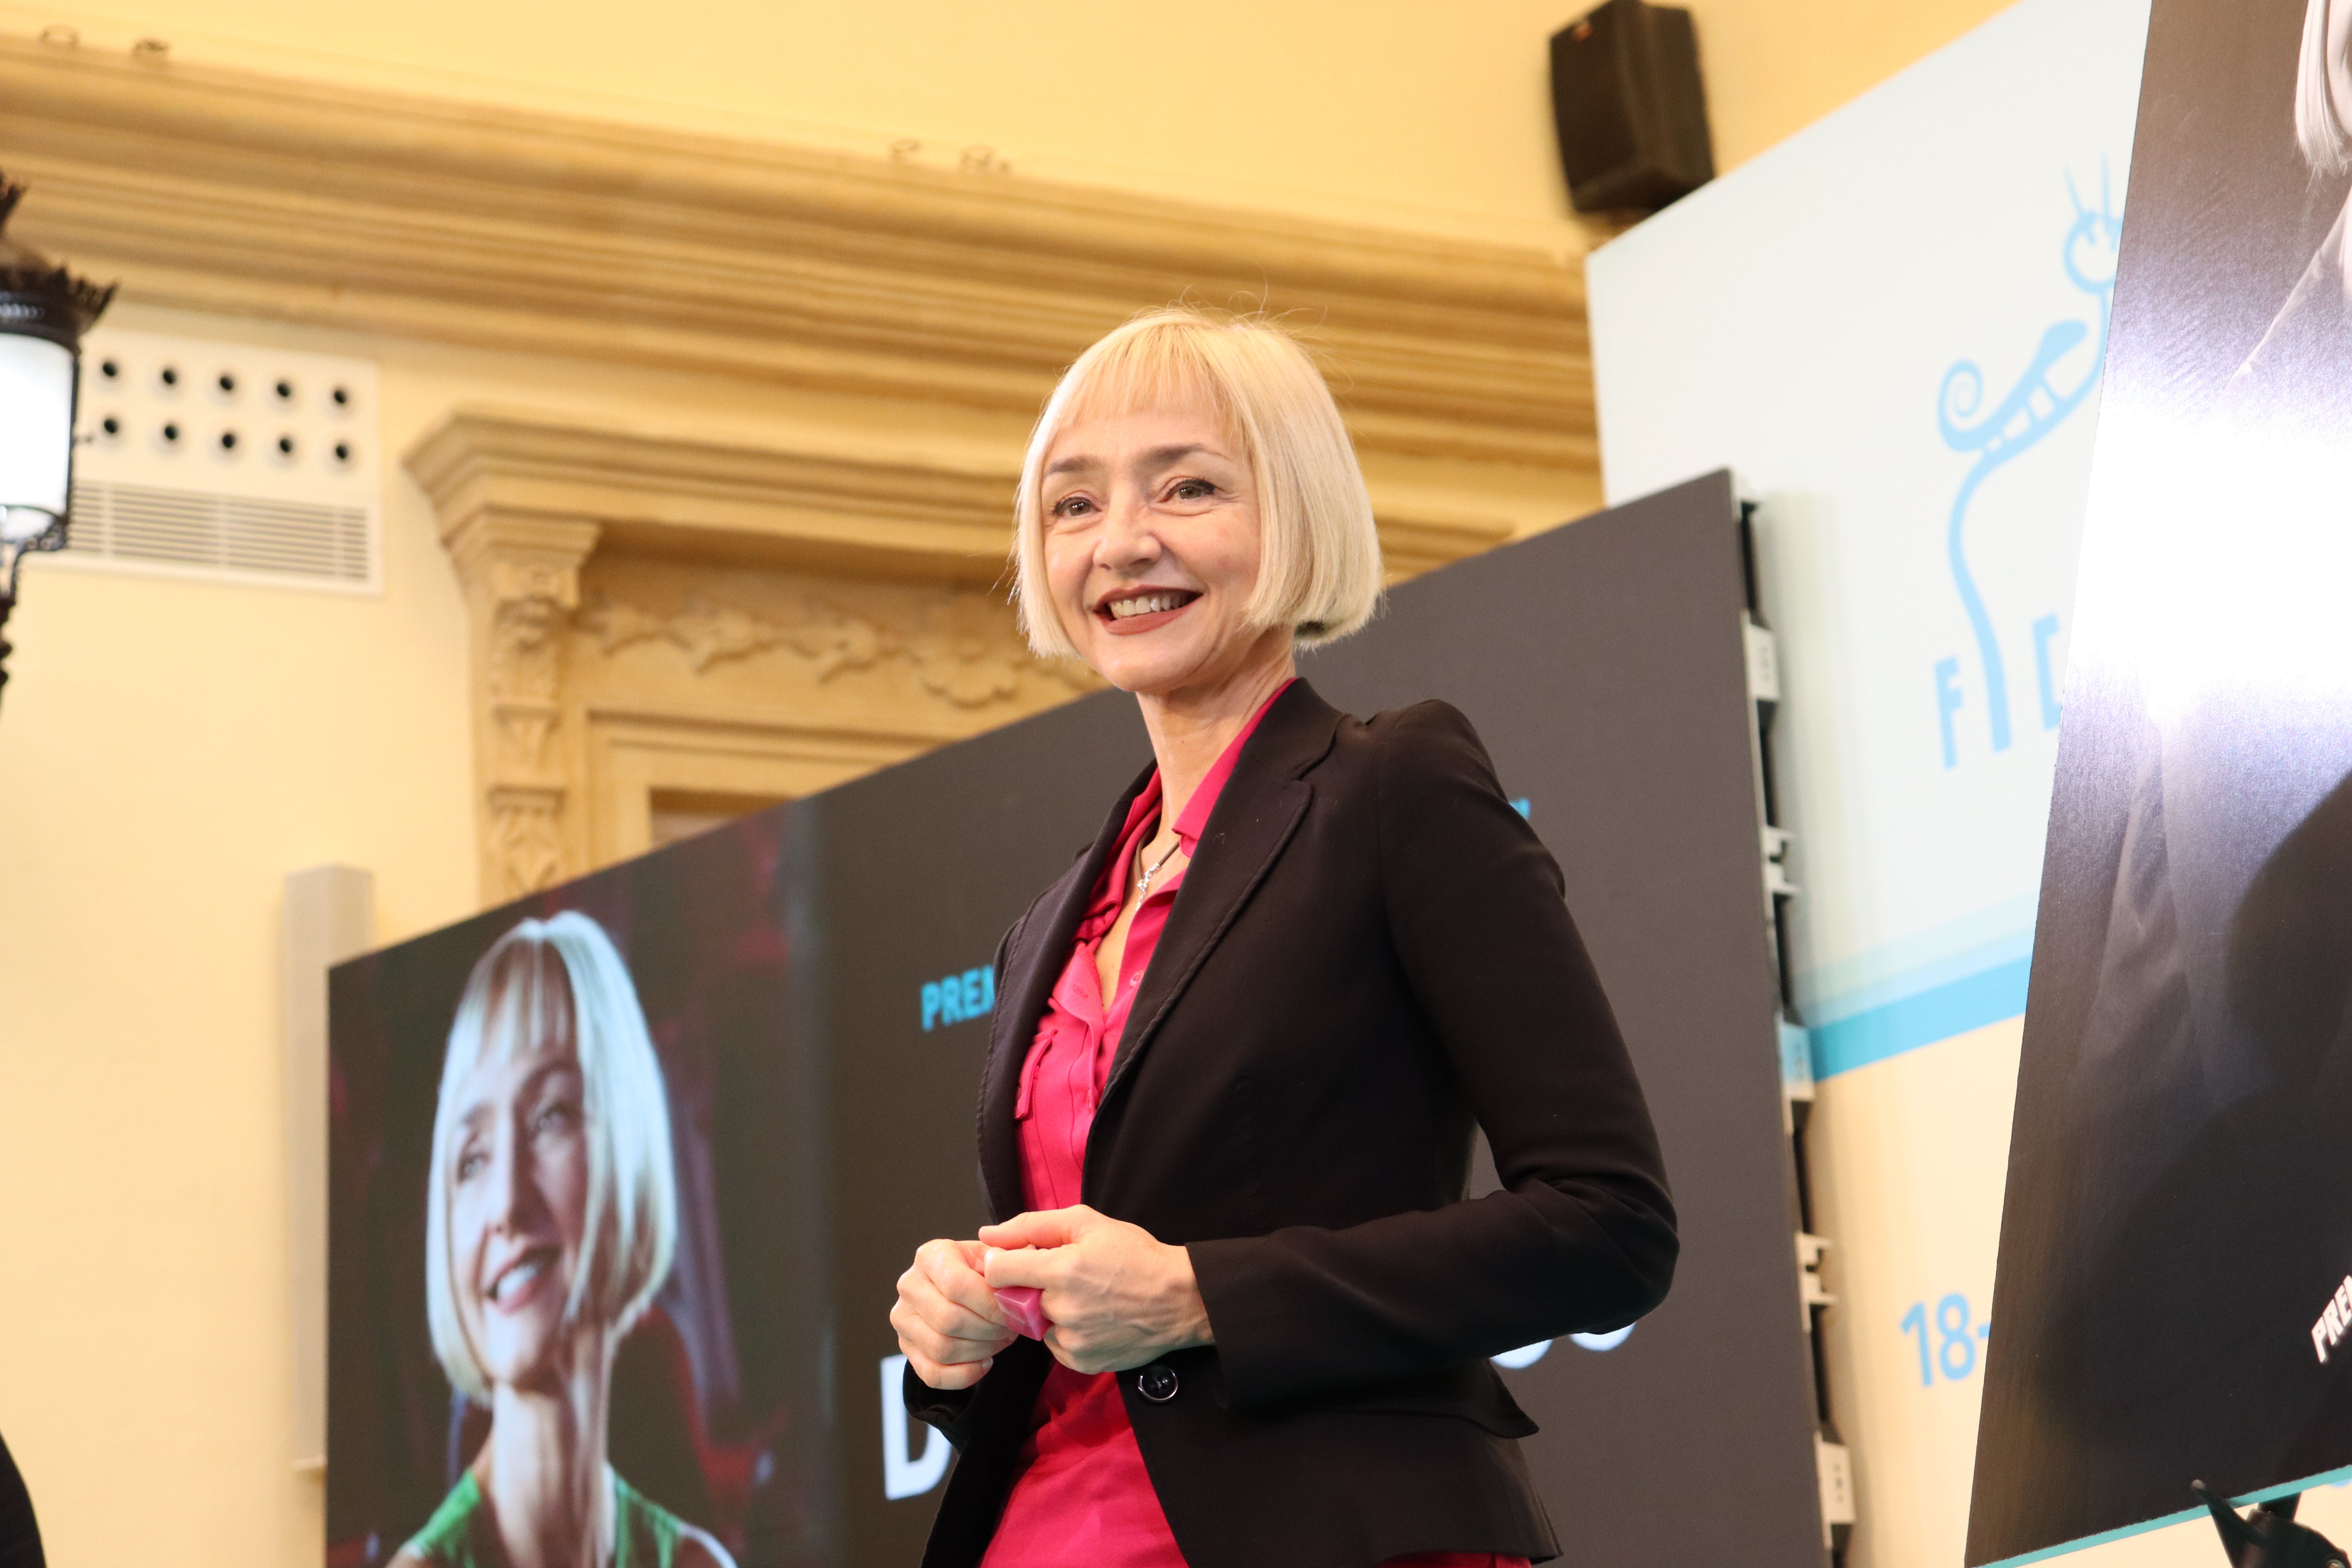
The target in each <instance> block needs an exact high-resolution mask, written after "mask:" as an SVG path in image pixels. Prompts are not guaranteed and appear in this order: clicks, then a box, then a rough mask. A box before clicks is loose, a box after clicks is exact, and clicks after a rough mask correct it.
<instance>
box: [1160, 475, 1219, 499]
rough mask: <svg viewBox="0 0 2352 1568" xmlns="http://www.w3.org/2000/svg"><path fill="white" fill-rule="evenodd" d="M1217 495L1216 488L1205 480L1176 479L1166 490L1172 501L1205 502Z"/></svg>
mask: <svg viewBox="0 0 2352 1568" xmlns="http://www.w3.org/2000/svg"><path fill="white" fill-rule="evenodd" d="M1216 493H1217V487H1216V486H1214V485H1213V484H1211V483H1210V482H1209V481H1208V480H1206V479H1178V480H1177V481H1176V482H1175V483H1174V484H1172V485H1171V486H1170V487H1169V488H1168V495H1169V498H1170V499H1171V500H1208V499H1209V498H1210V497H1211V496H1213V495H1215V494H1216Z"/></svg>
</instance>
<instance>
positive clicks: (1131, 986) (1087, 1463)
mask: <svg viewBox="0 0 2352 1568" xmlns="http://www.w3.org/2000/svg"><path fill="white" fill-rule="evenodd" d="M1287 689H1289V687H1288V683H1287V682H1286V683H1285V684H1284V686H1283V688H1282V689H1281V690H1277V691H1276V692H1275V694H1274V697H1269V698H1267V699H1266V700H1265V703H1264V704H1263V705H1261V706H1260V707H1259V709H1258V710H1257V711H1256V712H1255V713H1254V714H1252V715H1251V716H1250V721H1249V722H1248V723H1246V724H1244V725H1243V726H1242V731H1241V733H1240V734H1238V735H1235V736H1234V740H1233V743H1232V744H1231V745H1229V746H1227V747H1226V748H1225V750H1224V752H1223V755H1221V756H1220V757H1218V759H1217V761H1216V764H1215V765H1214V766H1213V767H1212V768H1211V769H1210V770H1209V772H1208V776H1206V777H1205V778H1203V779H1202V781H1201V787H1200V788H1199V789H1197V790H1195V791H1194V792H1193V794H1192V799H1191V800H1189V801H1187V802H1185V803H1184V810H1183V812H1182V813H1181V815H1180V816H1178V817H1177V818H1176V829H1175V831H1176V839H1177V842H1178V844H1179V845H1181V847H1182V849H1183V852H1184V858H1185V860H1186V862H1187V863H1188V864H1189V863H1190V861H1191V859H1192V856H1193V854H1194V852H1195V850H1196V848H1197V847H1198V846H1199V844H1200V841H1201V830H1202V827H1204V826H1207V824H1208V820H1209V814H1210V813H1211V812H1212V811H1213V810H1215V809H1216V805H1217V796H1218V795H1220V794H1222V793H1223V790H1224V786H1225V781H1226V779H1228V778H1229V777H1231V776H1232V774H1233V771H1234V763H1235V762H1236V761H1237V760H1238V759H1239V758H1240V756H1241V752H1242V746H1243V743H1244V742H1246V741H1247V740H1248V739H1249V738H1250V735H1251V733H1252V731H1255V730H1256V728H1257V725H1258V721H1259V720H1261V719H1263V718H1264V717H1265V710H1266V709H1267V708H1270V707H1272V706H1273V705H1274V700H1275V698H1276V697H1280V696H1281V695H1282V691H1283V690H1287ZM1159 820H1160V775H1159V774H1157V773H1154V774H1153V775H1152V776H1151V780H1150V783H1149V784H1145V785H1144V788H1143V793H1142V794H1140V795H1138V796H1136V799H1135V804H1134V805H1132V806H1129V808H1128V813H1127V821H1126V824H1125V825H1124V826H1122V827H1121V828H1120V830H1119V835H1118V844H1117V845H1116V846H1115V847H1113V849H1112V850H1111V854H1110V858H1109V859H1108V860H1107V861H1105V862H1104V865H1103V871H1102V876H1101V877H1100V879H1097V881H1096V883H1095V887H1094V897H1093V899H1092V900H1091V901H1090V902H1089V903H1088V904H1087V911H1086V913H1085V914H1084V915H1083V916H1082V917H1081V918H1080V919H1079V921H1078V929H1077V934H1076V939H1075V940H1074V941H1073V942H1072V943H1071V946H1070V958H1069V962H1068V963H1066V964H1065V965H1064V966H1063V969H1062V975H1061V978H1060V979H1059V980H1057V981H1055V984H1054V991H1053V994H1052V995H1051V996H1050V997H1049V998H1048V999H1047V1001H1046V1004H1045V1016H1044V1017H1042V1018H1040V1019H1039V1020H1038V1023H1037V1035H1036V1038H1035V1040H1034V1043H1032V1044H1031V1046H1030V1047H1029V1056H1028V1058H1027V1059H1026V1060H1025V1061H1024V1063H1023V1064H1022V1068H1021V1089H1020V1094H1019V1097H1018V1099H1017V1100H1015V1101H1014V1104H1013V1118H1014V1120H1015V1121H1017V1122H1018V1123H1019V1126H1020V1135H1021V1174H1022V1180H1023V1182H1024V1184H1025V1185H1026V1188H1027V1194H1028V1201H1029V1206H1030V1207H1031V1208H1032V1209H1058V1208H1069V1207H1071V1206H1072V1205H1076V1204H1077V1203H1079V1202H1081V1201H1083V1199H1082V1192H1083V1184H1084V1180H1085V1169H1086V1154H1087V1132H1088V1131H1091V1130H1092V1128H1093V1126H1094V1119H1095V1107H1096V1106H1097V1104H1099V1103H1100V1101H1101V1100H1102V1092H1103V1089H1104V1086H1105V1085H1106V1084H1108V1082H1109V1080H1110V1068H1111V1062H1112V1060H1113V1059H1114V1058H1116V1057H1117V1055H1118V1041H1119V1036H1120V1034H1121V1032H1122V1031H1123V1030H1124V1029H1125V1028H1126V1026H1127V1015H1128V1011H1129V1008H1130V1007H1132V1006H1133V1005H1134V1003H1135V994H1136V993H1137V992H1138V991H1139V990H1140V989H1141V988H1142V985H1143V975H1144V972H1145V970H1147V969H1148V968H1150V964H1151V954H1152V952H1153V950H1154V949H1156V948H1157V947H1158V946H1159V945H1160V932H1161V931H1163V930H1165V929H1166V928H1167V925H1168V911H1169V910H1170V909H1171V907H1172V906H1173V905H1174V904H1175V902H1176V892H1177V889H1180V888H1181V887H1182V886H1183V884H1184V873H1183V871H1182V869H1181V868H1179V869H1171V870H1170V871H1169V872H1167V873H1165V874H1164V875H1162V876H1160V877H1154V878H1153V879H1152V880H1151V891H1150V896H1149V897H1147V898H1146V899H1145V900H1143V905H1142V907H1141V908H1140V909H1139V910H1136V912H1135V919H1134V921H1132V922H1130V923H1129V927H1128V932H1127V948H1126V951H1125V952H1123V953H1122V954H1121V956H1120V959H1119V971H1118V987H1117V988H1116V989H1115V990H1114V991H1113V993H1112V994H1111V995H1110V997H1109V998H1108V1001H1106V999H1105V998H1104V996H1103V994H1102V983H1101V981H1100V979H1099V977H1098V976H1097V971H1096V967H1095V954H1096V952H1097V951H1098V950H1099V949H1100V947H1101V945H1102V940H1103V938H1104V937H1105V936H1106V935H1107V934H1108V932H1109V931H1110V928H1111V927H1112V926H1113V925H1115V924H1116V923H1118V911H1119V910H1120V909H1121V908H1122V907H1123V906H1124V905H1125V903H1126V901H1127V890H1128V878H1129V873H1130V870H1131V868H1133V867H1134V865H1135V857H1136V852H1137V850H1138V849H1139V847H1141V846H1142V845H1144V844H1145V843H1147V842H1148V841H1150V839H1151V838H1152V837H1155V836H1156V835H1155V833H1154V829H1155V828H1156V827H1157V826H1158V824H1159ZM1034 1422H1035V1425H1034V1426H1033V1427H1032V1428H1031V1431H1030V1436H1029V1441H1028V1442H1027V1443H1026V1444H1024V1446H1023V1448H1022V1452H1021V1474H1020V1476H1019V1477H1018V1479H1015V1480H1014V1481H1013V1491H1012V1495H1011V1496H1010V1497H1009V1498H1007V1499H1006V1500H1005V1505H1004V1513H1003V1518H1002V1519H1001V1520H1000V1521H998V1523H997V1526H996V1534H995V1536H994V1537H993V1538H992V1540H991V1541H990V1542H989V1545H988V1553H987V1555H986V1557H984V1558H983V1559H982V1568H1185V1563H1184V1554H1183V1553H1182V1552H1181V1551H1179V1550H1178V1549H1177V1546H1176V1537H1175V1535H1174V1534H1173V1533H1172V1532H1171V1531H1170V1530H1169V1528H1168V1516H1167V1515H1166V1513H1164V1512H1163V1511H1162V1510H1161V1509H1160V1494H1159V1493H1158V1492H1156V1491H1155V1490H1153V1489H1152V1486H1151V1476H1150V1472H1149V1471H1147V1470H1146V1469H1145V1468H1144V1464H1143V1452H1142V1450H1141V1449H1140V1448H1139V1447H1137V1445H1136V1440H1135V1428H1134V1427H1133V1426H1130V1425H1129V1423H1128V1419H1127V1405H1126V1403H1125V1401H1124V1400H1123V1399H1122V1398H1121V1396H1120V1394H1119V1389H1118V1374H1117V1373H1108V1372H1102V1373H1076V1372H1072V1371H1071V1370H1070V1369H1069V1368H1068V1367H1066V1366H1064V1365H1062V1364H1061V1363H1059V1362H1056V1363H1054V1366H1053V1369H1052V1370H1051V1371H1050V1372H1048V1373H1046V1374H1045V1387H1044V1388H1043V1389H1041V1390H1040V1391H1039V1392H1038V1394H1037V1406H1036V1410H1035V1412H1034ZM1391 1562H1392V1564H1393V1565H1394V1568H1527V1560H1526V1559H1525V1558H1519V1557H1496V1556H1494V1555H1493V1554H1491V1553H1488V1552H1423V1553H1420V1554H1418V1555H1415V1556H1412V1557H1400V1558H1395V1559H1392V1560H1391Z"/></svg>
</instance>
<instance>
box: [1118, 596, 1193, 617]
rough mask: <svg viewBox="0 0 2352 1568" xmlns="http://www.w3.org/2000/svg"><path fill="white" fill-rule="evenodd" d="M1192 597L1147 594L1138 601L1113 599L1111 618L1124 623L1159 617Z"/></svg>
mask: <svg viewBox="0 0 2352 1568" xmlns="http://www.w3.org/2000/svg"><path fill="white" fill-rule="evenodd" d="M1191 597H1192V595H1185V594H1146V595H1143V596H1142V597H1141V598H1137V599H1113V600H1112V601H1111V602H1110V617H1111V619H1113V620H1115V621H1123V620H1127V619H1128V618H1129V617H1130V616H1150V615H1157V614H1158V613H1159V612H1160V611H1161V610H1172V609H1174V608H1176V607H1177V606H1178V605H1182V604H1184V603H1186V602H1187V601H1188V600H1189V599H1190V598H1191Z"/></svg>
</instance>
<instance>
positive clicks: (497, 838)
mask: <svg viewBox="0 0 2352 1568" xmlns="http://www.w3.org/2000/svg"><path fill="white" fill-rule="evenodd" d="M442 522H443V537H444V539H445V540H446V542H447V543H448V546H449V552H450V554H451V556H452V557H453V558H454V559H455V560H456V562H457V570H458V574H459V575H460V577H461V578H462V579H463V580H464V582H465V584H466V594H467V601H468V604H469V605H470V606H471V608H472V612H473V615H472V620H473V626H474V648H473V652H474V688H475V722H474V739H475V763H474V772H475V776H476V778H477V780H478V788H479V791H480V795H479V806H478V814H479V818H480V822H481V832H482V890H483V892H484V894H485V895H486V896H487V897H488V898H489V899H490V900H504V899H510V898H516V897H520V895H522V894H524V893H528V892H532V891H535V890H537V889H541V888H544V887H546V886H548V885H549V884H551V883H553V882H558V881H561V880H562V879H563V878H565V877H566V876H568V875H570V874H572V871H574V870H576V869H578V868H580V862H579V860H578V859H577V858H576V857H575V856H573V855H572V853H570V850H569V837H568V834H567V826H568V825H567V822H566V819H565V818H566V808H567V805H568V804H569V802H570V800H571V798H572V794H573V787H572V780H571V778H570V772H571V770H570V766H569V761H568V752H569V750H570V748H571V744H572V742H573V741H574V740H575V739H576V737H573V736H571V735H568V734H566V733H564V724H563V717H564V716H563V686H564V666H565V654H566V651H567V648H568V646H569V643H570V640H571V631H572V615H573V612H575V611H576V610H578V608H579V607H580V563H582V562H583V561H584V560H586V559H587V557H588V553H589V552H590V551H592V550H593V549H594V548H595V544H596V534H597V531H596V526H595V524H593V523H590V522H582V521H576V520H575V521H554V520H550V519H544V518H530V519H519V518H512V517H504V518H502V517H499V516H498V515H496V514H494V513H490V512H488V511H485V510H466V511H463V512H460V513H458V514H457V515H455V516H449V515H445V516H444V518H443V520H442Z"/></svg>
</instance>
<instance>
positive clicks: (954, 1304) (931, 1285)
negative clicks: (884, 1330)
mask: <svg viewBox="0 0 2352 1568" xmlns="http://www.w3.org/2000/svg"><path fill="white" fill-rule="evenodd" d="M972 1278H973V1279H978V1278H979V1277H978V1276H976V1275H975V1276H973V1277H972ZM972 1294H973V1296H974V1304H967V1302H966V1301H964V1300H958V1299H957V1298H955V1297H952V1296H950V1295H948V1294H947V1293H946V1292H945V1291H943V1290H941V1289H940V1288H939V1285H938V1283H937V1282H936V1281H935V1280H933V1279H931V1277H930V1276H929V1275H928V1274H926V1273H925V1272H923V1270H922V1269H920V1268H909V1269H908V1270H907V1272H906V1273H904V1274H901V1275H900V1276H898V1301H899V1304H900V1305H901V1306H903V1307H905V1308H906V1309H907V1310H909V1311H911V1312H912V1313H913V1314H914V1315H915V1316H916V1317H917V1318H918V1319H919V1320H920V1321H922V1322H923V1323H924V1324H925V1325H927V1326H928V1327H929V1328H930V1329H932V1330H933V1331H936V1332H938V1333H940V1334H943V1335H946V1336H949V1337H951V1338H954V1339H960V1340H969V1341H971V1342H976V1343H983V1344H990V1345H995V1344H998V1343H1000V1342H1003V1340H1005V1339H1006V1338H1008V1337H1009V1336H1010V1334H1011V1332H1012V1331H1011V1330H1009V1329H1007V1328H1006V1327H1005V1325H1004V1318H1003V1310H1002V1309H1001V1308H999V1307H998V1306H997V1305H996V1293H995V1292H994V1291H992V1290H991V1289H988V1286H987V1282H986V1281H984V1280H982V1281H981V1282H980V1284H979V1287H978V1289H977V1291H976V1293H972ZM893 1316H894V1317H895V1316H896V1313H895V1312H894V1313H893Z"/></svg>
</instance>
